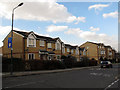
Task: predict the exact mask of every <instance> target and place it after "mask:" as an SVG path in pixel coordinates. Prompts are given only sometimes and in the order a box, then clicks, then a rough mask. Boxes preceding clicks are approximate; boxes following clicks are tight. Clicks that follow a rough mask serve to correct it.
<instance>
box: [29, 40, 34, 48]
mask: <svg viewBox="0 0 120 90" xmlns="http://www.w3.org/2000/svg"><path fill="white" fill-rule="evenodd" d="M28 40H29V41H28V43H29V47H35V39H34V38H29V39H28Z"/></svg>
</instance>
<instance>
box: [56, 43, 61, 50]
mask: <svg viewBox="0 0 120 90" xmlns="http://www.w3.org/2000/svg"><path fill="white" fill-rule="evenodd" d="M56 50H61V45H60V43H58V42H57V43H56Z"/></svg>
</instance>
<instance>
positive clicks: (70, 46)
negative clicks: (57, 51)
mask: <svg viewBox="0 0 120 90" xmlns="http://www.w3.org/2000/svg"><path fill="white" fill-rule="evenodd" d="M65 47H69V48H70V49H76V47H78V46H72V45H70V44H65Z"/></svg>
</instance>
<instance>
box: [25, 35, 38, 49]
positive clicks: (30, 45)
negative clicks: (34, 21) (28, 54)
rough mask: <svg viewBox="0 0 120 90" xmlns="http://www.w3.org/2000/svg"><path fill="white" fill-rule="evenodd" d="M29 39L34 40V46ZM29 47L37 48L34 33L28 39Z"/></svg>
mask: <svg viewBox="0 0 120 90" xmlns="http://www.w3.org/2000/svg"><path fill="white" fill-rule="evenodd" d="M31 36H32V37H31ZM29 39H33V40H34V44H33V45H32V44H30V43H29ZM27 47H36V37H35V35H34V34H33V33H31V34H30V35H29V36H28V38H27Z"/></svg>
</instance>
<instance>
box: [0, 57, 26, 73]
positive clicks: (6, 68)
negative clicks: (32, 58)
mask: <svg viewBox="0 0 120 90" xmlns="http://www.w3.org/2000/svg"><path fill="white" fill-rule="evenodd" d="M12 66H13V71H24V70H25V63H24V61H23V60H22V59H18V58H13V59H12ZM10 69H11V59H10V58H4V57H3V58H2V71H3V72H10Z"/></svg>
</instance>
